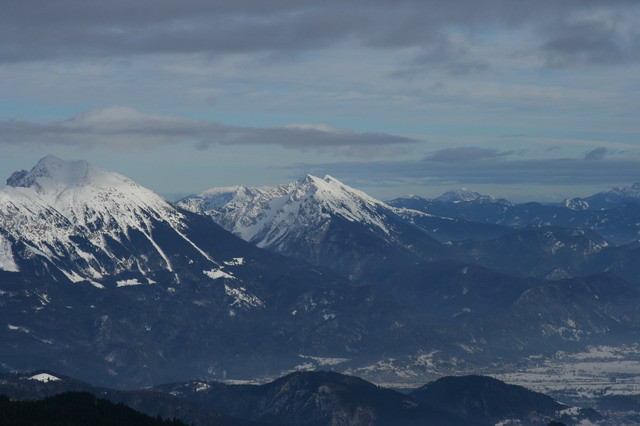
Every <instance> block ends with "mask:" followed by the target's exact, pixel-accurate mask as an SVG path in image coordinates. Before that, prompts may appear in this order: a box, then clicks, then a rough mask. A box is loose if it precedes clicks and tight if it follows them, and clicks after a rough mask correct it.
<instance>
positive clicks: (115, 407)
mask: <svg viewBox="0 0 640 426" xmlns="http://www.w3.org/2000/svg"><path fill="white" fill-rule="evenodd" d="M0 424H2V425H3V426H4V425H6V426H13V425H25V426H26V425H29V426H38V425H47V426H50V425H52V426H57V425H60V426H62V425H65V426H76V425H77V426H81V425H82V426H84V425H95V426H111V425H123V426H124V425H136V426H156V425H163V426H183V425H185V424H184V423H182V422H181V421H179V420H176V419H173V420H163V419H161V418H159V417H156V418H154V417H151V416H148V415H146V414H143V413H140V412H138V411H136V410H134V409H132V408H130V407H127V406H126V405H124V404H115V403H113V402H111V401H109V400H107V399H103V398H96V397H95V396H94V395H92V394H90V393H86V392H66V393H62V394H59V395H56V396H52V397H49V398H45V399H41V400H38V401H12V400H10V399H9V398H8V397H7V396H4V395H0Z"/></svg>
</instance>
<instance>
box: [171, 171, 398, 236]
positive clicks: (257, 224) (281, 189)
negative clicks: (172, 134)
mask: <svg viewBox="0 0 640 426" xmlns="http://www.w3.org/2000/svg"><path fill="white" fill-rule="evenodd" d="M234 188H236V187H234ZM223 194H224V199H223V198H221V196H222V195H223ZM222 203H224V204H222ZM221 204H222V205H221ZM178 205H179V206H180V207H182V208H185V209H187V210H191V211H196V212H199V213H205V214H209V215H211V216H212V217H213V218H214V219H215V220H216V221H217V222H218V223H219V224H220V225H222V226H223V227H225V228H227V229H228V230H230V231H232V232H234V233H235V234H237V235H239V236H240V237H242V238H243V239H245V240H247V241H252V242H254V243H256V244H257V245H258V246H260V247H273V246H274V245H278V244H280V242H281V241H283V240H286V239H287V238H288V236H289V235H291V234H292V233H302V232H305V231H306V230H307V229H308V228H310V227H314V226H318V225H319V224H322V223H324V222H326V221H327V220H328V219H329V218H330V217H332V216H336V217H341V218H343V219H346V220H348V221H351V222H359V223H363V224H365V225H367V226H369V227H370V228H372V229H376V230H378V231H379V232H383V233H385V234H388V232H389V230H388V229H387V226H386V224H385V220H384V218H383V214H382V213H381V210H385V209H388V210H387V211H388V212H391V211H393V209H392V208H391V207H389V206H387V205H386V204H384V203H383V202H382V201H379V200H376V199H375V198H373V197H370V196H369V195H367V194H365V193H364V192H362V191H359V190H357V189H354V188H352V187H350V186H348V185H345V184H344V183H342V182H340V181H339V180H338V179H336V178H334V177H332V176H329V175H326V176H325V177H324V178H320V177H317V176H314V175H307V176H305V177H303V178H302V179H300V180H297V181H295V182H292V183H289V184H284V185H278V186H274V187H258V188H249V187H237V189H234V190H232V191H228V192H224V191H222V190H221V189H219V188H213V189H211V190H207V191H204V192H202V193H200V194H198V195H196V196H192V197H187V198H186V199H184V200H182V201H180V202H179V203H178Z"/></svg>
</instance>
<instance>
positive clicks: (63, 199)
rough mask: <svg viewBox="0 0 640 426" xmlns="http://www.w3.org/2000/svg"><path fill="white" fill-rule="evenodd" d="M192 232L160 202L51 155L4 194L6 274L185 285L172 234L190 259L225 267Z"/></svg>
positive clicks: (1, 230)
mask: <svg viewBox="0 0 640 426" xmlns="http://www.w3.org/2000/svg"><path fill="white" fill-rule="evenodd" d="M186 229H187V224H186V221H185V216H184V215H183V214H182V213H180V212H179V211H178V210H177V209H175V208H174V207H173V206H171V205H170V204H169V203H167V202H166V201H165V200H164V199H162V198H161V197H160V196H158V195H157V194H155V193H153V192H152V191H150V190H148V189H146V188H143V187H141V186H139V185H138V184H136V183H135V182H133V181H131V180H130V179H128V178H126V177H124V176H122V175H120V174H117V173H114V172H110V171H108V170H105V169H102V168H99V167H96V166H93V165H91V164H88V163H86V162H84V161H75V162H68V161H63V160H60V159H58V158H55V157H53V156H48V157H45V158H43V159H42V160H40V161H39V162H38V164H36V166H35V167H34V168H33V169H32V170H31V171H24V170H23V171H21V172H16V173H14V174H13V175H12V176H11V177H10V178H9V179H8V180H7V185H6V186H5V187H3V188H2V189H0V235H2V236H3V237H2V240H1V241H2V242H3V243H2V245H1V246H2V247H3V249H2V251H1V252H2V253H4V254H3V255H2V258H3V259H5V260H4V261H3V262H2V264H3V265H5V264H7V265H9V266H6V265H5V266H3V269H4V270H14V271H15V270H21V269H23V268H25V269H27V270H36V271H39V273H45V271H47V272H48V273H50V274H52V275H53V276H54V277H61V276H63V277H66V278H68V279H69V280H71V281H73V282H79V281H90V282H92V283H93V284H94V285H96V286H102V285H103V284H104V281H109V279H110V277H117V276H120V275H123V274H134V276H135V278H139V279H140V280H141V281H142V282H145V283H153V282H155V281H156V278H160V277H163V278H164V279H167V278H168V277H170V280H171V281H176V282H179V280H180V278H179V276H178V275H177V274H176V273H175V267H174V262H175V261H174V260H172V259H171V258H170V254H171V253H167V252H166V249H163V248H162V247H161V244H160V243H159V239H158V238H159V236H160V234H161V233H166V232H167V231H168V230H170V232H171V233H173V237H174V238H175V239H177V240H182V243H183V245H186V246H190V247H191V249H190V250H189V251H190V252H191V253H189V255H190V256H193V257H196V258H199V260H200V261H204V262H206V263H210V264H211V266H219V265H217V264H216V262H214V261H213V259H211V257H210V256H209V255H208V254H207V253H205V252H204V251H202V250H201V249H200V248H198V247H197V246H195V244H193V243H192V242H191V241H190V239H189V238H188V237H187V236H186V234H185V231H186ZM11 258H13V259H14V261H13V263H14V264H15V265H12V263H11V260H10V259H11ZM159 270H161V271H165V272H166V273H163V274H159V273H158V271H159Z"/></svg>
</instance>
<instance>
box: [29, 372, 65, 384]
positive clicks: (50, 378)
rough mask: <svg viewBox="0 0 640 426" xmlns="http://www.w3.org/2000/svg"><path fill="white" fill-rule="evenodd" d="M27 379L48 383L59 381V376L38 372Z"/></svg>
mask: <svg viewBox="0 0 640 426" xmlns="http://www.w3.org/2000/svg"><path fill="white" fill-rule="evenodd" d="M29 380H37V381H39V382H43V383H48V382H58V381H60V378H58V377H56V376H52V375H51V374H47V373H40V374H36V375H35V376H31V377H29Z"/></svg>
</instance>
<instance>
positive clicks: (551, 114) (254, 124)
mask: <svg viewBox="0 0 640 426" xmlns="http://www.w3.org/2000/svg"><path fill="white" fill-rule="evenodd" d="M639 94H640V1H638V0H633V1H630V0H629V1H625V0H563V1H557V0H535V1H532V0H531V1H528V0H527V1H525V0H389V1H382V0H367V1H361V0H336V1H334V0H318V1H304V0H297V1H293V0H280V1H272V0H234V1H209V0H206V1H205V0H181V1H174V0H153V1H145V0H139V1H135V2H132V1H130V0H129V1H122V0H110V1H108V2H106V1H93V0H58V1H55V2H52V1H50V0H29V1H18V0H2V13H1V14H0V178H3V177H4V178H6V177H8V176H9V175H10V174H11V173H12V172H13V171H15V170H20V169H30V168H31V167H32V166H33V165H34V164H35V163H36V162H37V161H38V159H39V158H41V157H43V156H45V155H47V154H53V155H56V156H58V157H60V158H64V159H70V160H72V159H84V160H87V161H89V162H92V163H94V164H97V165H100V166H102V167H106V168H109V169H112V170H115V171H117V172H120V173H122V174H125V175H127V176H129V177H131V178H132V179H134V180H136V181H137V182H138V183H140V184H142V185H144V186H146V187H148V188H151V189H153V190H155V191H156V192H158V193H160V194H162V195H164V196H165V197H167V198H169V199H177V198H179V197H181V196H183V195H186V194H191V193H195V192H199V191H202V190H204V189H207V188H210V187H214V186H230V185H238V184H244V185H252V186H257V185H272V184H279V183H285V182H289V181H292V180H294V179H297V178H300V177H302V176H304V175H306V174H307V173H311V174H316V175H320V176H324V175H325V174H330V175H332V176H334V177H335V178H337V179H339V180H341V181H343V182H345V183H347V184H349V185H352V186H355V187H358V188H360V189H363V190H365V191H366V192H368V193H370V194H371V195H373V196H376V197H378V198H381V199H390V198H394V197H397V196H401V195H405V194H409V193H412V194H418V195H422V196H427V197H432V196H437V195H439V194H440V193H442V192H444V191H445V190H448V189H452V188H459V187H467V188H470V189H473V190H477V191H479V192H483V193H486V194H491V195H497V196H503V197H506V198H508V199H510V200H513V201H526V200H540V201H551V202H553V201H560V200H562V199H563V198H565V197H573V196H584V195H588V194H591V193H593V192H596V191H599V190H602V189H606V188H609V187H611V186H614V185H629V184H631V183H632V182H634V181H638V180H640V139H639V136H640V96H639Z"/></svg>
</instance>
